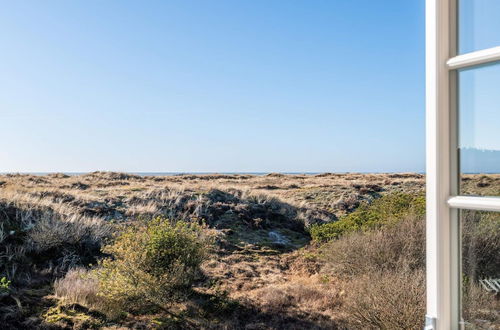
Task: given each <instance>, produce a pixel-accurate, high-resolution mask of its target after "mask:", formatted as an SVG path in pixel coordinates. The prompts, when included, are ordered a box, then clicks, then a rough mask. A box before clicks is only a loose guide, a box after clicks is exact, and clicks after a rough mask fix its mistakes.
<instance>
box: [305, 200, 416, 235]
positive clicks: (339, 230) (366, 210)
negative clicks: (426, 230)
mask: <svg viewBox="0 0 500 330" xmlns="http://www.w3.org/2000/svg"><path fill="white" fill-rule="evenodd" d="M424 214H425V197H424V195H423V194H408V193H393V194H389V195H385V196H383V197H381V198H379V199H376V200H375V201H373V203H371V204H369V203H366V202H365V203H362V204H361V205H360V206H359V207H358V208H357V209H356V210H355V211H354V212H352V213H350V214H348V215H345V216H343V217H342V218H340V219H339V220H338V221H333V222H329V223H325V224H316V225H313V226H312V227H311V229H310V232H311V237H312V238H313V240H315V241H317V242H327V241H329V240H332V239H336V238H339V237H341V236H342V235H345V234H347V233H352V232H356V231H360V230H370V229H375V228H380V227H381V226H385V225H389V224H394V223H397V222H399V221H401V220H402V219H404V218H406V217H407V216H409V215H415V216H417V217H422V216H423V215H424Z"/></svg>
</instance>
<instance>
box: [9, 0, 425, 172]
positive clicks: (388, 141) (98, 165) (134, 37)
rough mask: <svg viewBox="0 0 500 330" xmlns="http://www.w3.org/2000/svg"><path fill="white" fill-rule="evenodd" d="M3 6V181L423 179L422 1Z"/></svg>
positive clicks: (185, 1) (11, 3)
mask: <svg viewBox="0 0 500 330" xmlns="http://www.w3.org/2000/svg"><path fill="white" fill-rule="evenodd" d="M0 5H1V10H0V44H1V49H2V50H1V52H0V125H1V129H0V141H2V145H1V148H0V172H5V171H16V172H17V171H21V172H24V171H28V172H30V171H31V172H45V171H67V172H71V171H77V172H79V171H92V170H116V171H132V172H138V171H183V172H192V171H209V172H234V171H242V172H253V171H259V172H260V171H262V172H266V171H284V172H287V171H299V172H302V171H311V172H321V171H332V172H333V171H341V172H344V171H350V172H355V171H362V172H386V171H423V170H424V163H425V161H424V149H425V138H424V130H425V129H424V118H425V113H424V112H425V111H424V103H425V102H424V98H425V86H424V71H425V63H424V1H422V0H405V1H401V0H383V1H371V0H357V1H340V0H329V1H319V0H313V1H306V0H303V1H298V0H292V1H280V0H260V1H246V0H241V1H237V0H232V1H222V0H218V1H188V0H182V1H181V0H179V1H97V0H91V1H43V2H42V1H2V2H1V3H0Z"/></svg>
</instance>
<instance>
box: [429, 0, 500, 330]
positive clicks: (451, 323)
mask: <svg viewBox="0 0 500 330" xmlns="http://www.w3.org/2000/svg"><path fill="white" fill-rule="evenodd" d="M457 3H458V0H426V180H427V182H426V186H427V192H426V194H427V196H426V198H427V219H426V251H427V252H426V253H427V261H426V272H427V274H426V276H427V283H426V284H427V311H426V323H425V329H436V330H444V329H460V328H462V320H461V307H460V301H461V297H460V295H461V281H460V277H461V267H460V260H461V258H460V250H461V243H460V236H461V235H460V226H459V222H460V221H459V209H470V210H486V211H500V198H499V197H476V196H459V186H458V180H459V173H460V171H459V162H458V152H457V144H458V133H457V129H458V128H457V93H458V92H457V69H461V68H467V67H472V66H476V65H480V64H487V63H491V62H494V61H498V60H500V47H494V48H489V49H486V50H480V51H476V52H471V53H467V54H463V55H458V56H457V34H458V32H457V30H458V24H457V23H458V22H457V18H458V10H457Z"/></svg>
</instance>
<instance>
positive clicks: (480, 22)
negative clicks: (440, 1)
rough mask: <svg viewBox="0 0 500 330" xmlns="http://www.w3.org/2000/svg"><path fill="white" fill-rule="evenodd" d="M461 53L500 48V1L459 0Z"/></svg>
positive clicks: (459, 42)
mask: <svg viewBox="0 0 500 330" xmlns="http://www.w3.org/2000/svg"><path fill="white" fill-rule="evenodd" d="M458 8H459V18H458V20H459V25H458V26H459V28H458V33H459V38H458V49H459V53H460V54H463V53H469V52H473V51H476V50H481V49H486V48H491V47H496V46H500V33H499V32H500V19H499V17H500V1H499V0H459V7H458Z"/></svg>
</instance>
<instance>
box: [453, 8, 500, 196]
mask: <svg viewBox="0 0 500 330" xmlns="http://www.w3.org/2000/svg"><path fill="white" fill-rule="evenodd" d="M499 3H500V1H499ZM458 74H459V76H458V79H459V100H458V108H459V109H458V111H459V148H460V151H459V154H460V170H461V172H462V173H461V180H460V181H461V185H460V193H461V194H463V195H483V196H487V195H490V196H498V195H500V175H499V173H500V64H498V63H496V64H492V65H488V66H482V67H476V68H471V69H465V70H460V71H459V73H458Z"/></svg>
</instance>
